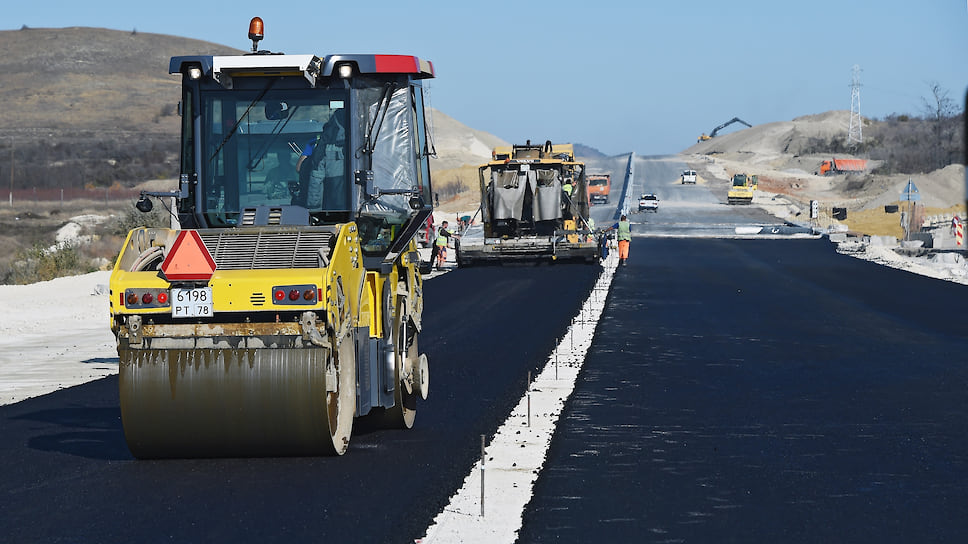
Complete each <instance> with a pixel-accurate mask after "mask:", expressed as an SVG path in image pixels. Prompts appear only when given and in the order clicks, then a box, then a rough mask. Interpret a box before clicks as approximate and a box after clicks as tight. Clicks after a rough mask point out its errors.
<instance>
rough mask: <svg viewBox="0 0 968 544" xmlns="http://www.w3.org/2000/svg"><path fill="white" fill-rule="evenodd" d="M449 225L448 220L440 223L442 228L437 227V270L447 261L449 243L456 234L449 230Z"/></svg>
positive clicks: (435, 244)
mask: <svg viewBox="0 0 968 544" xmlns="http://www.w3.org/2000/svg"><path fill="white" fill-rule="evenodd" d="M447 225H448V223H447V221H444V222H443V223H441V224H440V228H438V229H437V238H436V239H435V240H434V250H436V253H437V270H441V269H443V268H444V263H445V262H447V243H448V242H449V241H450V238H451V237H452V236H454V235H453V234H452V233H451V232H450V231H448V230H447Z"/></svg>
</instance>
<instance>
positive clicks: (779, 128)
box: [682, 111, 966, 237]
mask: <svg viewBox="0 0 968 544" xmlns="http://www.w3.org/2000/svg"><path fill="white" fill-rule="evenodd" d="M848 116H849V112H846V111H832V112H826V113H822V114H817V115H809V116H804V117H798V118H797V119H794V120H793V121H781V122H776V123H767V124H763V125H756V126H753V127H752V128H745V129H743V130H739V131H736V132H733V133H730V134H726V135H722V136H717V137H716V138H714V139H711V140H707V141H705V142H701V143H697V144H696V145H694V146H692V147H690V148H688V149H686V150H685V151H683V153H682V154H683V155H684V156H685V159H686V162H688V163H689V164H690V166H691V167H693V168H694V169H696V170H697V171H699V173H700V175H701V176H702V177H703V179H706V180H707V181H709V182H710V183H711V184H713V186H714V187H716V185H717V184H719V185H720V188H721V189H723V190H725V188H726V186H727V184H728V183H729V180H730V179H731V177H732V175H733V174H735V173H740V172H745V173H747V174H755V175H757V176H758V177H759V187H758V189H759V190H760V191H763V192H765V193H773V194H780V195H785V197H786V198H787V199H788V200H790V201H792V202H794V203H795V204H796V205H797V206H799V207H801V208H802V209H804V210H806V209H807V208H808V206H809V202H810V201H811V200H816V201H818V203H819V204H820V209H821V215H822V216H824V217H826V218H827V221H828V222H829V223H838V221H836V220H833V219H831V218H830V215H831V214H830V212H831V210H832V209H833V208H845V209H846V210H847V219H846V220H843V221H840V223H842V224H845V225H846V226H847V228H848V229H850V230H852V231H857V232H863V233H865V234H872V235H889V236H895V237H899V236H901V235H902V234H903V230H902V228H901V226H900V214H899V213H898V212H899V211H904V210H905V209H906V206H907V205H908V202H906V201H901V194H902V193H903V192H904V189H905V187H906V186H907V184H908V181H913V182H914V184H915V185H916V186H917V188H918V190H919V195H920V205H921V206H923V210H920V213H921V214H922V215H924V216H925V217H950V216H951V215H960V216H961V217H965V216H966V210H965V167H964V165H961V164H952V165H949V166H947V167H945V168H942V169H940V170H936V171H934V172H927V173H921V174H917V175H907V174H900V175H891V176H884V175H875V174H871V173H870V170H871V168H874V167H876V166H877V161H869V163H868V170H867V171H866V172H863V173H858V174H837V175H828V176H821V175H818V173H819V170H820V165H821V163H822V162H823V161H825V160H831V159H832V158H837V159H848V158H863V157H854V156H851V155H846V154H836V156H831V155H827V154H824V155H821V154H810V155H800V154H797V151H798V150H800V149H804V148H806V147H807V146H808V145H809V143H810V142H815V141H818V140H829V139H830V138H833V137H837V136H839V135H844V136H845V135H846V133H847V120H848V119H849V117H848ZM895 206H897V209H895V208H894V207H895ZM823 226H827V225H823Z"/></svg>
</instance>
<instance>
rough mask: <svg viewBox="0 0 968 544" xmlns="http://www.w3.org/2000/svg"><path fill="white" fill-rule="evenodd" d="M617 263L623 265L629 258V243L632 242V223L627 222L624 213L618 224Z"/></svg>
mask: <svg viewBox="0 0 968 544" xmlns="http://www.w3.org/2000/svg"><path fill="white" fill-rule="evenodd" d="M616 227H617V229H618V234H617V236H616V238H618V264H620V265H623V266H624V265H625V264H626V261H628V258H629V245H630V244H631V243H632V224H631V223H629V220H628V217H626V216H625V215H623V216H622V218H621V219H620V220H619V222H618V225H616Z"/></svg>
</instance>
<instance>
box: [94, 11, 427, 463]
mask: <svg viewBox="0 0 968 544" xmlns="http://www.w3.org/2000/svg"><path fill="white" fill-rule="evenodd" d="M263 29H264V25H263V22H262V20H261V19H260V18H258V17H257V18H254V19H252V21H251V23H250V27H249V38H250V39H251V40H252V53H251V54H248V55H238V56H211V55H197V56H179V57H173V58H172V59H171V62H170V65H169V72H170V73H171V74H175V75H178V76H179V77H180V80H181V101H180V104H179V113H180V115H181V119H182V123H181V169H180V170H181V173H180V180H179V186H178V190H177V191H172V192H170V193H166V192H146V193H143V194H142V198H141V199H140V200H139V202H138V208H139V209H141V210H142V211H146V210H150V209H151V207H152V202H153V200H152V199H160V200H161V201H162V202H167V201H168V200H169V199H173V200H174V201H175V206H174V208H173V209H172V216H173V220H174V221H173V223H175V224H174V225H173V227H172V228H139V229H135V230H133V231H131V232H130V233H129V234H128V236H127V239H126V240H125V242H124V246H123V247H122V249H121V252H120V255H119V257H118V259H117V262H116V263H115V267H114V270H113V272H112V275H111V282H110V289H111V305H110V312H111V329H112V331H113V332H114V334H115V335H116V337H117V347H118V355H119V358H120V371H119V374H120V375H119V384H120V385H119V387H120V402H121V417H122V423H123V427H124V434H125V438H126V441H127V444H128V447H129V449H130V450H131V452H132V453H133V454H134V455H135V456H136V457H139V458H156V457H213V456H219V457H221V456H276V455H325V454H336V455H338V454H342V453H344V452H346V450H347V447H348V445H349V442H350V437H351V434H352V427H353V422H354V418H355V417H357V416H364V415H369V416H371V417H373V418H374V419H376V420H377V421H378V422H380V423H382V424H386V425H389V426H393V427H398V428H409V427H411V426H412V425H413V424H414V417H415V414H416V408H417V402H418V400H419V399H425V398H426V397H427V393H428V385H429V369H428V364H427V358H426V357H425V356H424V355H422V354H421V353H420V352H419V350H418V344H417V337H418V336H419V333H420V331H421V327H422V324H421V315H422V310H423V284H422V279H421V275H420V272H419V265H420V257H419V256H418V253H417V246H416V243H415V241H414V238H415V235H416V233H417V232H418V229H420V227H421V226H422V225H423V224H424V223H425V221H426V219H427V218H428V217H429V216H430V214H431V213H432V211H433V210H432V201H433V200H432V198H431V195H432V194H433V193H432V189H431V182H430V169H429V164H428V159H427V157H428V156H429V155H431V154H432V150H430V149H428V146H429V145H430V144H429V143H428V142H429V139H428V135H427V127H426V126H425V121H424V102H423V90H422V81H423V80H425V79H427V78H431V77H433V76H434V72H433V66H432V64H430V63H429V62H427V61H424V60H421V59H419V58H417V57H413V56H407V55H328V56H326V55H323V56H317V55H313V54H306V55H285V54H269V53H268V52H266V51H259V50H258V42H259V41H260V40H261V39H262V37H263Z"/></svg>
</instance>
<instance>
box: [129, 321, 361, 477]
mask: <svg viewBox="0 0 968 544" xmlns="http://www.w3.org/2000/svg"><path fill="white" fill-rule="evenodd" d="M353 344H354V342H353V341H352V337H350V336H349V335H348V336H347V337H346V338H344V339H343V341H342V342H341V343H339V345H338V346H337V348H336V349H335V355H334V352H333V351H332V350H330V349H327V348H317V347H313V348H301V349H292V348H287V349H268V348H266V349H152V350H143V349H130V348H128V349H125V348H123V349H120V350H119V353H120V376H119V382H120V396H121V417H122V422H123V425H124V434H125V439H126V440H127V443H128V447H129V449H130V450H131V452H132V453H133V454H134V455H135V457H138V458H163V457H247V456H276V455H294V456H300V455H339V454H342V453H344V452H345V451H346V448H347V445H348V443H349V438H350V433H351V430H352V425H353V417H354V415H355V414H354V412H355V407H356V375H355V372H356V368H355V364H354V358H353V349H354V347H353Z"/></svg>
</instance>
